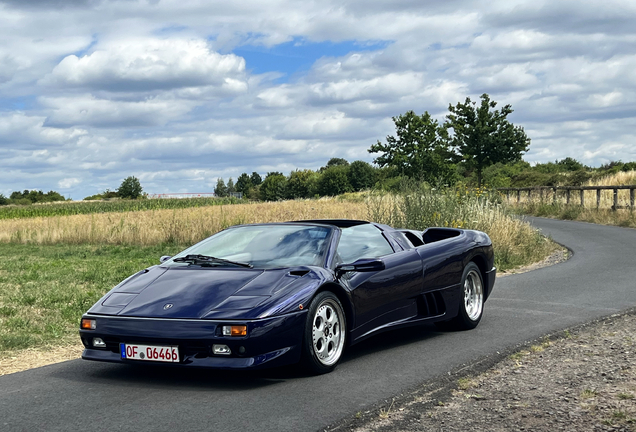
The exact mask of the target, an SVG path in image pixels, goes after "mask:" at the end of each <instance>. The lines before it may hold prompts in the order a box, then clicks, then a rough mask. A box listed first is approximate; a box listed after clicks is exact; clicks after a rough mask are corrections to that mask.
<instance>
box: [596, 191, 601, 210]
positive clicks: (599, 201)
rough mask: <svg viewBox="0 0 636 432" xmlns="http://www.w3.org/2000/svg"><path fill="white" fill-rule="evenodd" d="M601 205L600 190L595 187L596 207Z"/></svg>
mask: <svg viewBox="0 0 636 432" xmlns="http://www.w3.org/2000/svg"><path fill="white" fill-rule="evenodd" d="M600 206H601V190H600V189H596V208H599V207H600Z"/></svg>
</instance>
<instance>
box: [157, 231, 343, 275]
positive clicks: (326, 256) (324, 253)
mask: <svg viewBox="0 0 636 432" xmlns="http://www.w3.org/2000/svg"><path fill="white" fill-rule="evenodd" d="M260 226H266V227H276V226H282V227H290V226H299V227H309V228H311V227H313V228H322V229H326V230H327V231H328V232H327V235H326V236H325V238H324V241H323V243H322V245H321V248H320V250H319V251H320V255H321V257H320V262H318V263H317V264H295V265H278V266H277V265H273V266H268V265H263V264H261V263H253V262H252V261H251V260H246V261H244V262H245V263H249V264H251V265H253V268H251V269H249V268H241V267H238V266H223V265H218V266H205V267H201V266H196V265H195V266H196V268H197V269H198V268H205V269H224V270H225V269H228V270H230V269H232V270H236V269H239V270H272V269H281V268H292V267H303V266H317V267H323V268H327V264H328V263H330V262H331V258H332V257H331V255H332V252H331V251H332V249H333V244H334V241H335V242H336V243H337V238H338V237H339V235H337V234H339V233H340V232H339V231H340V230H339V228H338V227H335V226H333V225H327V224H317V223H303V222H277V223H256V224H242V225H233V226H231V227H228V228H226V229H224V230H221V231H218V232H216V233H214V234H213V235H211V236H209V237H207V238H205V239H203V240H201V241H200V242H197V243H195V244H193V245H191V246H189V247H187V248H186V249H184V250H182V251H180V252H179V253H177V254H176V255H174V256H172V257H171V258H170V259H169V260H167V261H165V262H163V263H161V264H160V266H161V267H171V268H179V269H184V268H188V267H190V266H192V265H193V264H188V263H180V262H175V261H174V259H175V258H180V257H185V256H186V255H191V254H197V253H199V252H197V249H199V247H200V246H201V245H203V244H205V243H207V242H209V241H211V239H212V238H214V237H215V236H217V235H219V234H221V233H226V232H227V231H230V230H237V229H241V228H245V227H260ZM218 258H225V257H223V256H219V257H218ZM225 259H231V258H225ZM241 261H242V260H241Z"/></svg>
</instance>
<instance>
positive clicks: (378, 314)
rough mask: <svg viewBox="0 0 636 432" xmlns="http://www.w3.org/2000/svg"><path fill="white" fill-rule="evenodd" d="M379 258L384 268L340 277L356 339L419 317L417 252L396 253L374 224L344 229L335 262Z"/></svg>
mask: <svg viewBox="0 0 636 432" xmlns="http://www.w3.org/2000/svg"><path fill="white" fill-rule="evenodd" d="M376 257H379V258H381V259H382V261H383V262H384V266H385V269H384V270H379V271H371V272H347V273H344V274H343V275H341V276H340V279H341V282H342V283H343V284H345V285H346V286H348V288H349V289H350V291H351V296H352V299H353V303H354V310H355V322H354V327H355V328H354V332H353V337H354V339H355V338H357V337H358V336H363V335H364V334H366V333H368V332H370V331H372V330H373V329H375V328H378V327H382V326H384V325H387V324H389V323H391V322H395V321H399V320H403V319H407V318H410V317H412V316H415V315H416V314H417V306H416V298H417V296H418V295H419V294H421V291H422V283H423V275H422V260H421V258H420V255H419V254H418V253H417V251H416V250H415V249H410V250H405V251H398V252H395V251H394V250H393V248H392V247H391V245H390V244H389V242H388V241H387V239H386V238H385V237H384V235H383V234H382V232H381V231H380V230H379V229H378V228H377V227H375V226H374V225H372V224H364V225H357V226H353V227H349V228H343V229H342V235H341V237H340V241H339V243H338V248H337V256H336V260H337V262H338V263H352V262H354V261H356V260H358V259H360V258H376Z"/></svg>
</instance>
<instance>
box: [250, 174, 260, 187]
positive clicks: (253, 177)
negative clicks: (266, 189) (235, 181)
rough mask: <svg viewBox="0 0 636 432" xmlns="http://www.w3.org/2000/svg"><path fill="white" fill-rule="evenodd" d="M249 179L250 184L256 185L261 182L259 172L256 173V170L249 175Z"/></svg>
mask: <svg viewBox="0 0 636 432" xmlns="http://www.w3.org/2000/svg"><path fill="white" fill-rule="evenodd" d="M250 180H251V181H252V184H253V185H254V186H258V185H260V184H261V183H263V179H262V178H261V176H260V174H259V173H257V172H256V171H254V172H253V173H252V175H251V176H250Z"/></svg>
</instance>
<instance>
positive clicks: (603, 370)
mask: <svg viewBox="0 0 636 432" xmlns="http://www.w3.org/2000/svg"><path fill="white" fill-rule="evenodd" d="M634 334H636V309H632V310H630V311H627V312H625V313H622V314H616V315H612V316H611V317H608V318H604V319H600V320H596V321H594V322H592V323H588V324H584V325H581V326H577V327H574V328H571V329H568V330H565V331H560V332H557V333H555V334H552V335H549V336H546V337H545V338H543V339H540V340H535V341H532V342H530V343H528V344H525V345H523V346H519V347H517V348H516V349H515V350H514V351H512V352H506V353H499V354H497V355H494V356H490V357H487V358H484V359H482V360H481V361H478V362H476V363H474V364H473V365H470V366H468V367H463V368H460V369H459V370H455V371H453V372H451V373H449V375H448V376H445V377H441V378H438V379H436V380H433V381H431V382H429V383H428V384H425V385H423V386H422V387H420V388H419V389H416V390H415V391H413V392H411V393H409V394H404V395H401V396H398V397H396V398H393V399H391V400H387V401H384V402H383V404H382V405H378V406H375V407H372V408H371V409H368V410H366V411H364V412H359V413H355V414H354V415H353V416H352V418H349V419H345V420H344V421H342V422H340V423H339V424H335V425H332V426H331V427H330V428H328V429H327V430H333V431H336V430H338V431H339V430H348V431H350V430H352V431H357V432H366V431H371V430H373V431H404V430H408V431H419V430H421V431H427V430H444V431H464V430H488V431H510V430H533V431H553V430H567V431H570V430H571V431H580V430H590V431H606V430H616V431H623V430H624V431H636V403H635V401H636V399H635V398H636V356H634V350H635V349H636V337H634Z"/></svg>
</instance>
